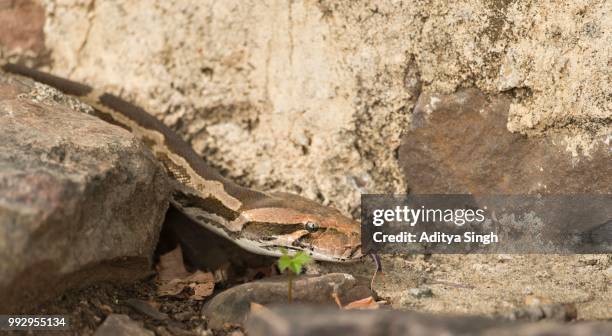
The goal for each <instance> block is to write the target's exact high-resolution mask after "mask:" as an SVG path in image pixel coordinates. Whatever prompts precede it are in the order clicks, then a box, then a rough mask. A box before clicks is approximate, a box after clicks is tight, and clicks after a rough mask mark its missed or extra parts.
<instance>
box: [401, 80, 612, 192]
mask: <svg viewBox="0 0 612 336" xmlns="http://www.w3.org/2000/svg"><path fill="white" fill-rule="evenodd" d="M509 104H510V101H509V100H508V99H507V98H505V97H502V96H498V97H493V98H487V97H486V96H485V95H483V94H482V93H481V92H479V91H478V90H465V91H462V92H459V93H456V94H452V95H445V96H431V95H421V97H420V98H419V102H418V104H417V107H416V108H415V112H414V116H413V128H412V129H411V130H409V131H408V132H407V133H406V134H405V136H404V138H403V141H402V145H401V147H400V151H399V160H400V164H401V165H402V167H403V170H404V174H405V176H406V181H407V183H408V186H409V188H410V192H412V193H416V194H419V193H420V194H424V193H472V194H525V193H534V192H540V193H553V194H554V193H557V194H563V193H602V194H605V193H610V192H611V191H612V189H611V186H612V165H611V164H610V162H612V152H611V151H610V147H609V145H606V144H605V142H604V141H603V139H595V140H594V143H595V144H596V145H595V146H594V147H595V148H593V149H591V152H590V155H589V156H583V155H580V156H577V157H574V156H572V154H571V153H570V152H568V151H567V150H566V147H567V144H566V138H565V137H566V136H567V135H566V134H559V135H558V136H556V135H550V136H547V137H527V136H524V135H520V134H515V133H511V132H509V131H508V130H507V128H506V122H507V114H508V108H509Z"/></svg>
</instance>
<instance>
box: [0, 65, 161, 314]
mask: <svg viewBox="0 0 612 336" xmlns="http://www.w3.org/2000/svg"><path fill="white" fill-rule="evenodd" d="M71 107H72V108H71ZM89 110H90V108H89V107H87V106H85V105H83V104H81V103H79V102H78V101H76V100H75V99H71V98H67V97H66V96H64V95H62V94H61V93H59V92H58V91H56V90H53V89H51V88H49V87H46V86H43V85H41V84H38V83H35V82H33V81H30V80H27V79H23V78H20V77H13V76H9V75H7V74H4V73H1V72H0V260H1V262H0V302H2V305H0V311H1V313H10V312H17V311H20V310H23V309H27V308H28V307H31V306H32V305H34V304H36V303H39V302H41V301H43V300H45V299H49V298H52V297H53V296H55V295H57V294H59V293H61V292H62V291H64V290H65V289H67V288H73V287H76V286H84V285H87V284H90V283H92V282H96V281H101V280H111V281H131V280H134V279H137V278H139V277H142V276H143V275H145V274H147V273H148V270H149V269H150V263H151V256H152V252H153V250H154V248H155V245H156V242H157V238H158V235H159V231H160V227H161V223H162V221H163V218H164V214H165V212H166V209H167V207H168V199H169V197H168V195H169V193H168V191H169V187H168V184H167V180H166V175H165V173H164V171H163V170H162V168H161V166H160V165H159V164H158V163H157V162H156V160H155V159H154V157H153V156H152V155H151V154H150V153H149V152H148V151H147V150H146V148H145V147H144V146H143V145H142V144H141V143H140V142H139V141H138V140H137V139H136V138H134V137H133V136H132V135H131V134H130V133H129V132H127V131H125V130H123V129H121V128H119V127H116V126H112V125H110V124H107V123H105V122H103V121H101V120H99V119H97V118H95V117H93V116H91V115H88V114H87V113H84V112H87V111H89Z"/></svg>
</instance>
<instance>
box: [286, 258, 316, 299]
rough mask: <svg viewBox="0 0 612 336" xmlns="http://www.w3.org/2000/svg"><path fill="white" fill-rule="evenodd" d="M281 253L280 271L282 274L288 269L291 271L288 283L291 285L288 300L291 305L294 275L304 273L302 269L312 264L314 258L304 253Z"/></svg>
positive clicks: (288, 273) (288, 274) (288, 275)
mask: <svg viewBox="0 0 612 336" xmlns="http://www.w3.org/2000/svg"><path fill="white" fill-rule="evenodd" d="M281 251H282V253H283V255H282V256H280V258H278V269H279V270H280V272H281V273H283V272H285V270H286V269H288V270H289V272H287V281H288V284H289V286H288V288H289V291H288V293H287V299H288V300H289V303H291V302H292V301H293V297H292V294H291V293H292V291H293V275H294V274H295V275H299V274H300V273H302V268H303V267H304V265H306V264H308V263H309V262H311V261H312V258H311V257H310V256H309V255H308V254H306V253H304V252H302V251H298V252H297V253H296V254H294V255H289V252H288V251H287V250H286V249H282V250H281Z"/></svg>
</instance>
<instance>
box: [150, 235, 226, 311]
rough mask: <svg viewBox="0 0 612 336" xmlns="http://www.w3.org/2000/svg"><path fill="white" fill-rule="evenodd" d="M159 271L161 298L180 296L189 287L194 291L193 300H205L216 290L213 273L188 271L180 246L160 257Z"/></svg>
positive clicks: (158, 292) (158, 289) (159, 293)
mask: <svg viewBox="0 0 612 336" xmlns="http://www.w3.org/2000/svg"><path fill="white" fill-rule="evenodd" d="M157 270H158V278H157V280H158V283H159V285H158V287H157V294H158V295H160V296H174V295H178V294H180V293H181V292H182V291H183V290H184V289H185V288H187V287H189V288H191V289H192V291H193V294H191V295H190V298H191V299H193V300H203V299H204V298H206V297H208V296H210V295H211V294H212V293H213V291H214V289H215V278H214V276H213V275H212V273H208V272H202V271H196V272H195V273H189V272H188V271H187V269H186V268H185V264H184V262H183V253H182V251H181V247H180V246H178V247H177V248H176V249H174V250H172V251H170V252H168V253H166V254H164V255H162V256H161V257H160V261H159V264H158V267H157Z"/></svg>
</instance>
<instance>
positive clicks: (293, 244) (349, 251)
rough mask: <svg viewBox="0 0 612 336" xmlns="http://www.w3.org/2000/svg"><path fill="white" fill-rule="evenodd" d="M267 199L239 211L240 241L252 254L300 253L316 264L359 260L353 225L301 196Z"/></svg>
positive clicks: (276, 195)
mask: <svg viewBox="0 0 612 336" xmlns="http://www.w3.org/2000/svg"><path fill="white" fill-rule="evenodd" d="M269 196H270V197H266V198H265V199H262V200H261V201H258V202H256V203H255V204H253V205H252V206H251V207H249V208H247V209H243V211H242V216H243V217H244V221H245V224H244V225H243V237H244V239H246V240H247V241H250V242H251V246H252V247H255V246H256V247H255V248H256V249H257V251H254V252H257V253H265V254H267V255H272V256H280V255H281V254H282V252H281V249H282V248H285V249H287V250H293V251H303V252H304V253H307V254H309V255H310V256H312V257H313V258H314V259H316V260H324V261H332V262H344V261H352V260H357V259H359V258H361V256H362V254H361V234H360V226H359V223H358V222H357V221H355V220H353V219H351V218H349V217H347V216H345V215H343V214H342V213H340V211H338V210H336V209H334V208H331V207H326V206H323V205H321V204H319V203H317V202H314V201H311V200H309V199H306V198H303V197H301V196H297V195H293V194H288V193H273V194H270V195H269ZM262 249H264V250H265V251H262ZM251 250H254V249H251Z"/></svg>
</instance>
